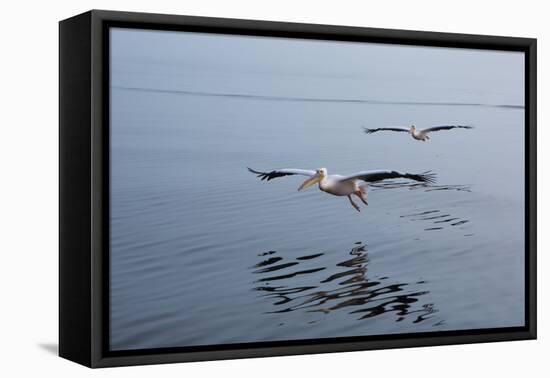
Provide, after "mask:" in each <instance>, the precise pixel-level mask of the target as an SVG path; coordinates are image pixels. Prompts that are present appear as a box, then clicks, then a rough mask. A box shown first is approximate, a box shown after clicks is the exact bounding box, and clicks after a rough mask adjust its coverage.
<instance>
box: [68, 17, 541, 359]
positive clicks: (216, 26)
mask: <svg viewBox="0 0 550 378" xmlns="http://www.w3.org/2000/svg"><path fill="white" fill-rule="evenodd" d="M114 26H119V27H121V26H122V27H127V28H142V29H155V30H174V31H200V32H205V33H222V34H239V35H254V36H276V37H289V38H305V39H321V40H333V41H358V42H378V43H385V44H405V45H423V46H436V47H462V48H474V49H489V50H506V51H522V52H524V53H525V68H526V69H525V105H526V106H525V136H526V138H525V143H526V145H525V154H526V155H525V185H526V186H525V188H526V190H525V210H526V211H525V227H526V228H525V231H526V235H525V253H526V254H525V280H526V281H525V314H526V317H525V319H526V325H525V326H524V327H514V328H497V329H478V330H461V331H441V332H430V333H413V334H397V335H384V336H361V337H345V338H335V339H318V340H298V341H283V342H279V341H277V342H261V343H246V344H226V345H214V346H199V347H181V348H163V349H144V350H134V351H114V352H113V351H109V348H108V335H109V316H108V314H109V312H108V311H109V300H108V296H109V286H108V283H109V264H108V262H109V248H108V247H109V243H108V235H109V214H108V209H109V183H108V177H109V133H108V127H109V117H108V114H109V112H108V110H109V90H108V89H109V69H108V67H109V66H108V63H109V60H108V59H109V41H108V30H109V28H110V27H114ZM536 62H537V56H536V39H530V38H515V37H497V36H485V35H468V34H450V33H434V32H420V31H405V30H386V29H374V28H359V27H344V26H328V25H311V24H298V23H283V22H267V21H250V20H237V19H224V18H205V17H189V16H175V15H162V14H145V13H130V12H114V11H103V10H92V11H89V12H86V13H84V14H81V15H78V16H75V17H72V18H69V19H66V20H63V21H61V22H60V24H59V128H60V129H59V130H60V134H59V159H60V160H59V186H60V191H59V213H60V217H59V218H60V223H59V354H60V356H61V357H64V358H67V359H69V360H72V361H75V362H77V363H80V364H83V365H86V366H88V367H94V368H95V367H109V366H120V365H138V364H156V363H168V362H185V361H201V360H218V359H233V358H246V357H265V356H279V355H296V354H309V353H327V352H343V351H355V350H369V349H385V348H405V347H418V346H432V345H447V344H459V343H480V342H495V341H506V340H526V339H535V338H536V322H537V317H536V302H537V298H536V85H537V82H536Z"/></svg>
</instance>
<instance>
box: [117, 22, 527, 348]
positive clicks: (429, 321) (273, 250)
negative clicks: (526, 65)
mask: <svg viewBox="0 0 550 378" xmlns="http://www.w3.org/2000/svg"><path fill="white" fill-rule="evenodd" d="M125 33H129V32H124V31H120V36H118V35H117V36H114V39H113V41H112V43H113V45H112V46H113V48H114V49H115V50H114V51H115V52H116V51H117V50H116V47H117V46H120V45H121V43H122V42H124V46H126V47H125V48H128V49H129V51H131V52H132V53H133V54H134V55H132V54H126V55H124V54H122V53H121V54H120V56H119V55H117V53H114V54H113V61H112V82H111V231H110V233H111V235H110V238H111V239H110V248H111V250H110V264H111V277H110V280H111V286H110V308H111V314H110V322H111V334H110V346H111V349H113V350H126V349H141V348H161V347H174V346H196V345H212V344H228V343H243V342H258V341H277V340H293V339H311V338H331V337H341V336H363V335H381V334H392V333H413V332H431V331H444V330H464V329H476V328H495V327H510V326H521V325H523V324H524V309H523V306H522V303H523V300H524V276H523V272H524V265H523V264H524V205H523V201H524V181H523V177H524V173H523V167H524V150H523V145H524V143H523V142H524V140H523V138H524V133H523V126H524V109H523V107H522V105H523V103H522V99H521V98H520V99H519V101H518V99H517V98H515V97H513V96H509V95H507V93H509V92H510V91H509V92H507V91H506V90H507V88H502V90H499V91H496V92H494V93H493V92H491V93H490V94H486V93H484V92H483V91H482V90H481V89H480V90H479V91H476V90H475V88H474V89H473V90H472V91H469V92H468V91H464V90H463V87H461V86H460V85H459V84H457V83H462V80H458V81H450V82H448V83H447V84H445V83H444V82H441V78H436V79H437V80H439V81H437V80H436V79H433V78H430V77H427V78H424V77H422V75H420V76H419V77H417V78H416V79H415V80H416V81H414V80H413V82H412V83H404V82H403V80H402V79H401V78H399V77H397V78H396V79H395V81H391V80H389V79H387V78H385V79H384V80H385V81H384V82H382V81H381V80H382V79H380V78H377V77H366V78H365V82H369V83H370V85H372V86H373V88H378V89H376V90H373V91H369V89H368V86H363V85H359V84H355V86H354V85H353V84H352V83H355V82H356V81H357V80H356V79H355V78H351V79H350V78H345V77H344V78H341V77H336V78H335V77H334V76H331V75H328V73H322V72H321V73H317V74H316V75H315V76H313V77H311V76H305V78H302V76H300V75H298V74H296V75H294V76H292V75H289V74H288V73H285V74H280V73H278V72H276V71H274V72H255V73H254V74H246V73H242V72H241V73H238V72H237V73H233V74H231V75H229V74H227V75H225V76H224V75H223V74H222V73H219V72H218V73H215V74H212V75H211V76H210V75H206V74H204V73H203V74H204V75H202V76H201V75H199V74H197V75H190V74H189V77H192V78H188V76H187V75H188V70H189V69H190V68H189V67H187V66H185V65H184V64H183V63H181V64H182V65H184V66H185V67H184V68H185V69H182V71H181V72H179V71H178V69H179V68H174V64H173V61H174V58H173V57H168V58H166V59H162V57H161V58H158V59H156V60H151V59H141V60H140V57H139V55H136V54H137V53H136V52H135V51H134V50H132V49H131V48H129V47H128V46H134V45H132V44H131V43H128V41H130V42H131V41H132V40H133V39H132V38H134V39H136V41H134V44H135V46H139V43H138V42H137V41H139V40H140V38H141V37H143V35H141V36H140V35H138V36H135V35H134V34H131V33H129V34H128V35H129V37H128V36H127V35H125ZM148 33H152V32H148ZM144 34H146V33H144ZM152 34H154V33H152ZM172 34H178V33H172ZM179 34H182V33H179ZM183 34H185V33H183ZM147 36H149V35H148V34H147ZM154 36H157V34H154ZM116 38H119V39H116ZM124 38H129V39H128V40H125V39H124ZM151 38H153V37H151ZM155 38H156V37H155ZM174 38H175V39H174V41H172V42H171V43H174V44H177V43H179V42H178V41H179V40H178V39H177V38H176V37H174ZM232 38H239V37H232ZM241 38H242V37H241ZM153 39H154V38H153ZM247 41H248V40H246V41H245V42H247ZM254 42H255V43H256V41H254ZM239 43H241V42H240V40H239ZM243 43H244V42H243ZM247 43H248V42H247ZM303 43H306V42H303ZM148 46H149V45H147V44H145V47H143V51H145V52H144V56H150V55H147V51H148V50H147V48H148ZM169 48H170V46H166V49H167V50H169ZM121 49H122V48H121ZM122 50H123V49H122ZM136 50H139V49H138V48H137V47H136ZM329 50H330V49H329ZM247 51H248V50H247ZM251 51H252V52H250V54H252V53H253V50H251ZM488 54H489V53H488ZM466 61H468V59H466ZM136 62H137V63H136ZM200 69H202V68H200ZM200 69H199V71H200ZM208 69H211V68H208ZM192 70H195V71H193V72H194V73H196V72H199V71H197V69H196V68H192ZM211 70H212V71H214V72H215V69H213V68H212V69H211ZM178 72H179V73H178ZM514 72H515V71H514ZM178 75H179V76H178ZM205 75H206V76H208V77H206V76H205ZM216 75H217V76H216ZM239 75H240V76H239ZM512 76H513V75H512ZM430 80H431V81H430ZM342 81H343V82H345V83H348V84H349V88H350V89H349V91H345V85H340V84H335V83H340V82H342ZM424 81H426V82H427V83H432V84H433V83H437V85H436V84H433V85H432V84H430V85H428V87H429V88H436V87H437V88H438V89H437V91H435V89H434V91H435V92H434V91H422V94H421V95H415V93H416V90H414V89H413V88H415V87H416V88H418V86H416V85H415V83H422V82H424ZM476 82H477V81H476ZM201 83H203V84H204V83H207V84H205V85H204V87H201ZM274 83H279V84H277V85H279V86H277V85H276V84H274ZM281 83H282V84H281ZM363 83H364V82H363ZM400 87H404V88H405V90H404V93H406V95H403V96H399V93H400V92H399V91H397V90H394V89H396V88H400ZM379 88H386V89H379ZM388 88H390V89H388ZM392 88H394V89H392ZM422 88H424V87H420V89H422ZM386 92H387V93H386ZM390 92H391V93H390ZM480 93H481V94H480ZM411 102H413V103H411ZM460 104H467V105H460ZM495 105H497V106H495ZM498 105H506V106H498ZM509 105H513V106H509ZM410 123H415V124H416V125H417V126H418V127H423V126H431V125H437V124H448V123H451V124H453V123H462V124H470V125H473V126H474V129H472V130H451V131H442V132H438V133H433V134H432V136H431V140H430V141H429V142H426V143H424V142H418V141H415V140H413V139H412V138H411V137H410V136H409V135H407V134H405V133H391V132H387V133H375V134H371V135H366V134H364V133H363V132H362V127H363V126H366V127H381V126H386V125H404V126H407V125H409V124H410ZM247 167H251V168H254V169H256V170H263V171H268V170H271V169H274V168H285V167H294V168H303V169H316V168H320V167H326V168H327V170H328V173H329V174H331V173H334V174H351V173H353V172H357V171H361V170H368V169H382V168H384V169H385V168H387V169H395V170H400V171H406V172H411V173H419V172H424V171H427V170H430V171H432V172H434V173H436V174H437V183H436V184H435V185H434V186H424V185H416V184H415V185H411V184H413V183H410V182H407V181H406V180H393V181H388V182H386V183H384V184H376V185H372V186H370V187H369V189H368V201H369V205H368V207H367V206H364V205H363V204H361V203H360V202H359V201H356V202H357V203H358V204H360V206H361V212H357V211H355V210H354V209H353V208H352V207H351V206H350V204H349V202H348V200H347V198H346V197H335V196H331V195H329V194H326V193H324V192H321V191H320V190H319V189H318V188H317V186H314V187H310V188H308V189H307V190H305V191H304V192H297V190H296V189H297V188H298V187H299V185H300V184H301V183H302V181H303V180H304V179H305V177H303V176H290V177H283V178H278V179H274V180H272V181H269V182H266V181H261V180H259V179H258V178H257V177H256V176H255V175H253V174H251V173H250V172H248V170H247Z"/></svg>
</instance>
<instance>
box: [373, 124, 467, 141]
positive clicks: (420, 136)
mask: <svg viewBox="0 0 550 378" xmlns="http://www.w3.org/2000/svg"><path fill="white" fill-rule="evenodd" d="M364 129H365V133H367V134H372V133H375V132H377V131H400V132H405V133H410V134H411V136H412V137H413V138H414V139H416V140H421V141H423V142H425V141H426V140H428V139H430V137H429V136H428V133H431V132H432V131H441V130H451V129H473V127H472V126H461V125H442V126H434V127H429V128H427V129H422V130H417V129H416V126H415V125H411V127H410V128H406V127H380V128H378V129H368V128H366V127H364Z"/></svg>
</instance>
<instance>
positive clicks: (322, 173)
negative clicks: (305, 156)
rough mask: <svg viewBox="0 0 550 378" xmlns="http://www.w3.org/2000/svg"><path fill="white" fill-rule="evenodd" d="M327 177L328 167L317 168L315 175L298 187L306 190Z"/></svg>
mask: <svg viewBox="0 0 550 378" xmlns="http://www.w3.org/2000/svg"><path fill="white" fill-rule="evenodd" d="M325 177H327V169H326V168H319V169H317V170H316V171H315V175H313V176H311V177H310V178H308V179H307V180H306V181H304V182H303V183H302V185H300V187H299V188H298V191H301V190H304V189H306V188H308V187H310V186H311V185H314V184H317V183H318V182H320V181H321V180H323V179H324V178H325Z"/></svg>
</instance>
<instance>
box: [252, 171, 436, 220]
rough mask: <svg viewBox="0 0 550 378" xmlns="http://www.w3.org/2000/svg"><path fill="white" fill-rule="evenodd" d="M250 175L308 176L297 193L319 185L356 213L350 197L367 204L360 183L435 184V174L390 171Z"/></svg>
mask: <svg viewBox="0 0 550 378" xmlns="http://www.w3.org/2000/svg"><path fill="white" fill-rule="evenodd" d="M248 170H249V171H250V172H252V173H255V174H256V175H258V177H260V178H261V179H262V181H263V180H267V181H269V180H272V179H274V178H277V177H283V176H292V175H302V176H309V178H308V179H307V180H306V181H304V182H303V183H302V185H300V187H299V188H298V191H300V190H303V189H306V188H307V187H309V186H311V185H314V184H316V183H319V189H320V190H322V191H323V192H326V193H329V194H332V195H335V196H347V197H348V199H349V202H350V203H351V206H353V207H354V208H355V210H357V211H361V210H360V209H359V206H357V204H356V203H355V202H353V200H352V199H351V195H352V194H355V195H356V196H357V197H359V199H360V200H361V201H362V202H363V203H364V204H365V205H368V203H367V184H365V183H361V181H365V182H367V183H369V182H375V181H381V180H386V179H395V178H406V179H410V180H415V181H419V182H423V183H427V184H433V183H434V182H435V174H434V173H430V172H424V173H420V174H411V173H402V172H397V171H390V170H375V171H362V172H357V173H354V174H352V175H349V176H341V175H330V176H329V175H327V169H326V168H319V169H317V170H316V171H310V170H306V169H294V168H285V169H276V170H273V171H271V172H260V171H255V170H254V169H251V168H248Z"/></svg>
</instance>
